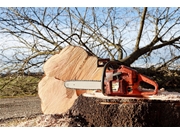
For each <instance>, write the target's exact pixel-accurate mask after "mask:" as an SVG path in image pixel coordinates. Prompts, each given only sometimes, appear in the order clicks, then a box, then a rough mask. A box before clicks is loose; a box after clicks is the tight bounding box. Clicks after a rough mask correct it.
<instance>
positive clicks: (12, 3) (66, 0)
mask: <svg viewBox="0 0 180 135" xmlns="http://www.w3.org/2000/svg"><path fill="white" fill-rule="evenodd" d="M178 5H180V4H179V1H177V0H171V1H169V0H111V1H110V0H89V1H88V0H50V1H48V0H29V1H27V0H3V1H2V2H1V7H44V6H45V7H57V6H58V7H144V6H148V7H166V6H167V7H177V6H178Z"/></svg>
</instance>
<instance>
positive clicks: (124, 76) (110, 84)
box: [101, 61, 158, 96]
mask: <svg viewBox="0 0 180 135" xmlns="http://www.w3.org/2000/svg"><path fill="white" fill-rule="evenodd" d="M101 81H102V82H101V83H102V93H103V94H104V95H107V96H149V95H154V94H157V92H158V84H157V83H156V82H155V81H153V80H151V79H150V78H148V77H146V76H144V75H142V74H139V73H138V72H137V71H136V70H134V69H132V68H130V67H127V66H125V65H121V64H119V63H118V62H114V61H109V62H107V63H106V64H105V65H104V71H103V75H102V80H101ZM142 82H144V83H145V84H149V85H151V86H153V89H146V88H142V87H141V85H140V84H141V83H142Z"/></svg>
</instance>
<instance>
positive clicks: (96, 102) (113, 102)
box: [68, 92, 180, 127]
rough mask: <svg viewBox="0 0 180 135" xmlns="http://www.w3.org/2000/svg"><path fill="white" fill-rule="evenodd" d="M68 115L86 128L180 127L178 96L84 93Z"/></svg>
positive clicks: (179, 101)
mask: <svg viewBox="0 0 180 135" xmlns="http://www.w3.org/2000/svg"><path fill="white" fill-rule="evenodd" d="M68 113H69V114H71V115H72V117H77V118H79V119H82V120H85V121H86V123H88V124H87V126H88V127H167V126H168V127H175V126H176V127H179V126H180V94H179V93H175V94H174V93H170V92H164V93H161V94H158V95H155V96H152V97H149V98H147V97H146V98H145V97H143V98H142V97H107V96H104V95H102V93H94V94H90V93H84V94H82V95H81V96H79V97H78V99H76V101H75V103H74V105H73V106H72V107H71V108H70V109H69V112H68Z"/></svg>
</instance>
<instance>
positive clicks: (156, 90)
mask: <svg viewBox="0 0 180 135" xmlns="http://www.w3.org/2000/svg"><path fill="white" fill-rule="evenodd" d="M140 82H146V83H148V84H150V85H152V86H154V91H153V92H141V94H142V95H146V94H157V93H158V84H157V83H156V82H155V81H153V80H151V79H150V78H148V77H146V76H144V75H142V74H138V83H137V86H139V84H140Z"/></svg>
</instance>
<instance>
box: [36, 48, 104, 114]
mask: <svg viewBox="0 0 180 135" xmlns="http://www.w3.org/2000/svg"><path fill="white" fill-rule="evenodd" d="M43 70H44V73H45V77H44V78H42V80H41V81H40V82H39V84H38V94H39V97H40V99H41V108H42V112H43V113H44V114H60V113H64V112H66V111H67V110H68V109H69V108H70V107H71V106H72V105H73V103H74V101H75V100H76V99H77V97H78V96H79V95H81V94H82V93H91V92H93V91H92V90H76V91H75V90H72V89H67V88H65V87H64V81H66V80H101V76H102V68H98V67H97V57H95V56H91V55H89V54H88V53H87V52H86V51H85V50H84V49H83V48H81V47H77V46H67V47H65V48H64V49H63V50H62V51H61V52H60V53H59V54H56V55H54V56H52V57H51V58H49V59H48V60H47V62H46V63H45V64H44V66H43Z"/></svg>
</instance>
